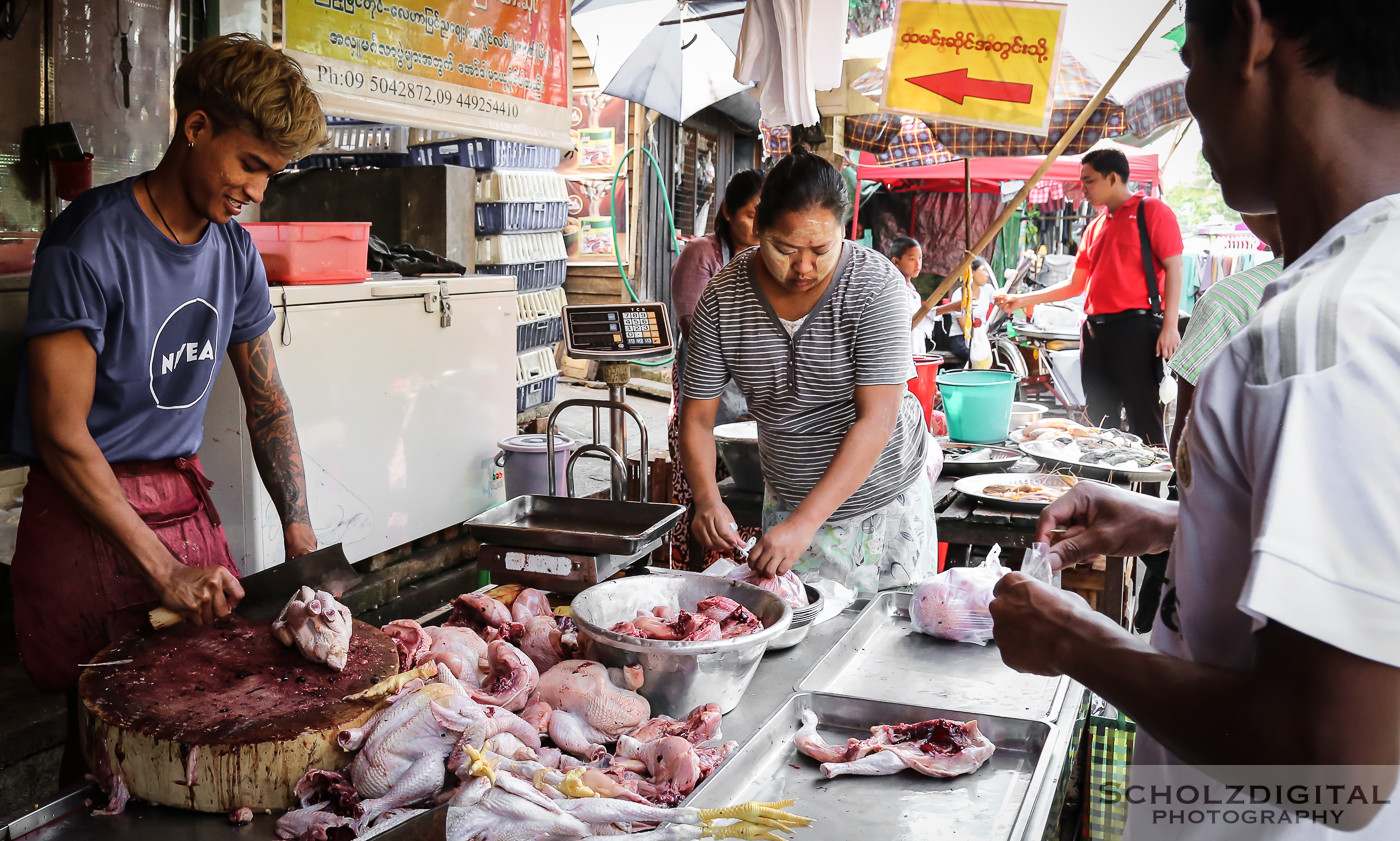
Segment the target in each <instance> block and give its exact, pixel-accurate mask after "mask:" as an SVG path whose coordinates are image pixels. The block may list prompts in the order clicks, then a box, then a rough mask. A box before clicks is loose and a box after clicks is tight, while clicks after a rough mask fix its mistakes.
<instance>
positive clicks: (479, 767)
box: [462, 745, 496, 785]
mask: <svg viewBox="0 0 1400 841" xmlns="http://www.w3.org/2000/svg"><path fill="white" fill-rule="evenodd" d="M462 747H463V748H464V749H465V750H466V752H467V756H470V757H471V758H472V764H471V765H469V766H468V767H467V773H469V774H471V775H472V776H473V777H485V778H486V779H488V780H490V781H491V785H495V784H496V763H494V762H491V761H490V760H488V759H487V758H486V757H485V756H483V755H482V754H481V751H479V750H477V749H476V748H474V747H472V746H471V745H463V746H462Z"/></svg>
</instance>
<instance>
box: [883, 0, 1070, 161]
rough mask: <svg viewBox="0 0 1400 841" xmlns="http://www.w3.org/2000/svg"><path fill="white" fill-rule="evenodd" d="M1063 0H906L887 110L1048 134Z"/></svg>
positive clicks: (899, 14) (894, 43)
mask: <svg viewBox="0 0 1400 841" xmlns="http://www.w3.org/2000/svg"><path fill="white" fill-rule="evenodd" d="M1064 22H1065V6H1064V5H1062V4H1057V3H1033V2H1018V0H948V1H947V2H929V0H903V2H901V3H900V5H899V8H898V10H897V11H896V13H895V23H894V34H893V36H892V37H891V39H890V55H889V60H888V62H887V63H886V65H885V66H886V67H887V68H888V70H887V76H886V79H885V89H884V93H883V94H882V95H881V99H880V105H881V108H882V109H883V110H886V111H893V112H897V113H901V114H914V115H916V116H920V117H931V118H935V119H938V120H942V121H945V122H950V123H960V124H963V125H972V126H983V127H986V128H995V129H1004V130H1007V131H1016V132H1022V133H1025V134H1036V135H1041V136H1044V135H1045V134H1046V133H1047V132H1048V131H1049V127H1050V111H1051V108H1052V107H1053V105H1054V101H1055V100H1054V94H1055V91H1054V83H1055V75H1056V73H1057V72H1058V71H1059V65H1060V57H1059V56H1060V42H1061V38H1062V36H1063V34H1064Z"/></svg>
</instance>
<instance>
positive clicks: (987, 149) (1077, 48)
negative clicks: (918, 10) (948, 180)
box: [844, 0, 1190, 157]
mask: <svg viewBox="0 0 1400 841" xmlns="http://www.w3.org/2000/svg"><path fill="white" fill-rule="evenodd" d="M1068 5H1069V14H1068V17H1067V18H1066V21H1065V38H1064V44H1065V46H1064V49H1063V51H1062V52H1061V55H1060V72H1059V74H1058V76H1057V77H1056V82H1055V100H1054V106H1053V108H1052V112H1051V121H1050V129H1049V134H1048V135H1047V136H1045V137H1038V136H1035V135H1030V134H1021V133H1017V132H1009V131H996V130H992V129H986V128H974V127H969V126H961V125H955V124H953V123H949V122H940V121H932V120H930V121H928V123H929V128H930V129H931V130H932V132H933V135H934V137H936V138H937V139H938V141H939V142H940V143H942V144H943V145H944V146H945V147H947V148H948V150H949V151H951V152H952V153H953V154H955V155H960V156H962V157H1005V156H1015V155H1032V154H1038V153H1044V152H1046V151H1048V150H1049V149H1050V148H1051V147H1053V146H1054V145H1055V143H1056V141H1058V140H1059V139H1060V137H1061V136H1062V135H1063V134H1064V133H1065V130H1066V129H1067V128H1068V127H1069V125H1070V124H1071V123H1072V122H1073V121H1074V119H1075V117H1076V116H1077V115H1078V114H1079V112H1080V110H1081V109H1082V108H1083V107H1084V105H1085V104H1086V103H1087V102H1088V101H1089V100H1090V99H1091V98H1092V97H1093V96H1094V94H1095V92H1096V91H1097V90H1098V89H1099V86H1100V85H1101V83H1102V80H1104V79H1107V78H1109V77H1110V76H1111V75H1112V73H1113V71H1114V69H1115V68H1116V67H1117V66H1118V64H1119V62H1121V61H1122V60H1123V58H1124V56H1126V55H1127V54H1128V52H1129V50H1131V49H1132V46H1133V44H1134V42H1135V40H1136V38H1137V36H1138V35H1140V34H1141V32H1142V30H1143V29H1144V28H1145V27H1146V24H1147V23H1148V22H1149V21H1150V20H1151V18H1150V17H1149V15H1150V14H1151V9H1150V6H1149V7H1146V8H1143V7H1138V8H1128V7H1129V6H1131V5H1132V4H1125V3H1122V2H1121V0H1068ZM1181 25H1182V14H1181V12H1180V11H1173V12H1172V13H1170V14H1168V15H1166V17H1165V19H1164V20H1163V22H1162V23H1160V24H1158V25H1157V26H1156V27H1155V29H1154V31H1153V33H1152V36H1151V37H1150V38H1149V39H1148V41H1147V43H1146V45H1145V46H1144V47H1143V49H1142V51H1141V52H1140V53H1139V54H1138V55H1137V56H1136V57H1135V58H1134V59H1133V61H1132V62H1131V63H1130V64H1129V65H1128V67H1127V68H1126V69H1125V70H1124V72H1123V74H1122V76H1120V77H1119V79H1118V81H1117V82H1116V83H1115V84H1114V85H1113V87H1112V88H1111V89H1110V90H1109V94H1108V96H1107V97H1106V98H1105V99H1104V101H1103V103H1102V104H1100V105H1099V107H1098V108H1097V109H1096V110H1095V111H1094V113H1093V114H1092V115H1091V116H1090V118H1089V121H1088V123H1087V124H1086V125H1085V127H1084V129H1083V131H1082V132H1080V134H1079V135H1078V137H1076V138H1075V139H1074V141H1073V142H1072V143H1071V144H1070V146H1069V149H1068V150H1067V151H1069V152H1076V153H1077V152H1085V151H1088V149H1089V148H1090V147H1092V146H1093V145H1094V144H1095V143H1097V142H1099V141H1100V140H1103V139H1105V138H1114V139H1116V140H1118V141H1119V142H1122V143H1128V144H1130V145H1141V144H1143V143H1146V142H1148V141H1150V140H1152V139H1154V138H1155V137H1157V136H1158V135H1160V134H1161V133H1162V132H1163V131H1165V130H1167V129H1168V128H1170V127H1172V126H1173V125H1175V124H1177V123H1179V122H1180V121H1182V120H1184V119H1187V118H1188V117H1190V112H1189V111H1188V110H1187V108H1186V97H1185V87H1186V68H1185V66H1184V65H1183V64H1182V63H1181V58H1180V55H1179V54H1178V52H1177V42H1176V41H1174V40H1172V39H1171V38H1168V37H1167V35H1168V34H1169V33H1171V32H1173V31H1174V30H1176V29H1177V28H1178V27H1179V26H1181ZM892 33H893V30H884V31H883V32H882V33H876V34H875V35H872V36H868V37H870V38H875V37H879V36H883V37H884V38H885V39H886V41H888V39H889V38H890V37H892ZM883 85H884V68H883V65H882V66H881V67H880V68H879V69H877V70H874V71H870V72H867V73H866V74H864V75H863V76H862V77H861V78H860V79H857V80H856V82H855V84H854V85H853V87H854V88H855V89H856V90H857V91H859V92H860V93H862V94H864V95H865V96H867V97H871V98H874V99H878V98H879V95H880V91H881V89H882V88H883ZM899 131H900V118H899V115H895V114H871V115H864V116H855V117H848V118H847V119H846V128H845V138H844V139H845V143H846V146H847V148H850V149H857V150H860V151H865V152H873V153H876V154H881V153H884V152H885V151H886V150H887V149H888V147H889V145H890V143H891V142H892V141H894V140H895V138H896V137H897V136H898V133H899Z"/></svg>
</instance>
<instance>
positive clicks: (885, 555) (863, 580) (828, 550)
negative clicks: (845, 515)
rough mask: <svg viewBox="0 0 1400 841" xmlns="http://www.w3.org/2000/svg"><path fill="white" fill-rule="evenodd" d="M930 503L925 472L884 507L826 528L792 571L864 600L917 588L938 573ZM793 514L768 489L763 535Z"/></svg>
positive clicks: (934, 521) (832, 522)
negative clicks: (828, 582)
mask: <svg viewBox="0 0 1400 841" xmlns="http://www.w3.org/2000/svg"><path fill="white" fill-rule="evenodd" d="M935 446H936V445H935ZM934 475H935V477H936V475H937V474H936V473H935V474H934ZM934 502H935V500H934V498H933V484H932V481H931V479H930V476H929V473H928V472H924V473H920V474H919V478H918V479H916V480H914V483H913V484H911V485H910V486H909V487H907V488H905V489H904V490H903V491H901V492H900V493H899V495H898V496H896V497H895V498H894V499H892V500H890V501H889V502H888V503H887V504H886V505H885V506H884V507H883V508H880V509H878V510H876V511H872V512H870V513H868V514H865V515H864V516H860V517H852V518H850V519H848V520H828V521H827V522H826V523H824V524H823V525H822V527H821V528H819V529H817V533H816V535H815V536H814V537H813V538H812V545H811V546H809V547H808V548H807V551H806V552H803V553H802V557H801V558H799V559H798V561H797V565H796V566H795V567H793V571H794V572H796V573H797V575H798V577H799V578H801V579H802V580H804V581H814V580H816V579H818V578H827V579H830V580H832V581H837V582H840V583H842V584H845V585H846V586H847V587H852V588H855V590H857V591H858V592H859V593H860V594H861V595H862V596H869V595H873V594H875V593H877V592H879V591H881V590H896V589H899V588H900V587H908V586H910V585H913V584H917V583H919V582H920V581H922V580H923V579H925V578H928V577H929V576H931V575H933V574H934V573H936V572H937V571H938V520H937V515H936V512H935V511H934V507H933V506H934ZM792 512H793V506H790V505H788V504H787V503H786V502H784V501H783V500H781V499H779V498H778V497H777V496H775V495H774V494H773V492H772V491H771V490H769V491H766V492H765V493H764V495H763V529H764V531H767V530H768V529H771V528H773V527H774V526H776V525H778V524H779V523H781V522H783V521H784V520H786V519H787V518H788V517H790V516H792Z"/></svg>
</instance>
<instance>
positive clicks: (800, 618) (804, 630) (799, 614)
mask: <svg viewBox="0 0 1400 841" xmlns="http://www.w3.org/2000/svg"><path fill="white" fill-rule="evenodd" d="M802 586H804V587H806V588H807V606H806V607H803V608H797V609H794V610H793V612H792V624H791V625H789V626H788V629H787V630H786V631H783V632H782V633H781V634H779V635H778V636H777V638H776V639H774V640H773V641H772V642H770V643H768V650H769V651H782V650H783V649H785V648H792V647H793V646H794V645H797V644H798V643H799V642H802V641H803V640H805V639H806V638H807V634H809V633H811V631H812V622H813V621H814V620H816V618H817V614H819V613H821V612H822V592H821V590H818V589H817V588H816V587H813V586H812V585H811V584H804V585H802Z"/></svg>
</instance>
